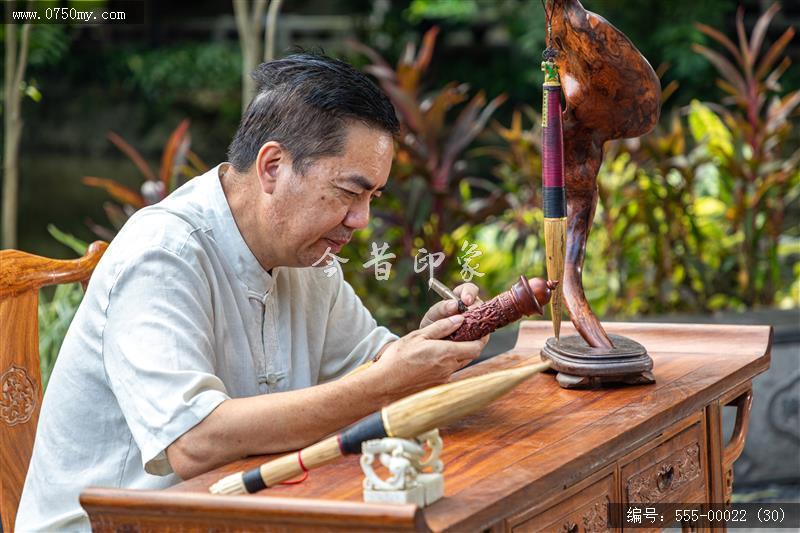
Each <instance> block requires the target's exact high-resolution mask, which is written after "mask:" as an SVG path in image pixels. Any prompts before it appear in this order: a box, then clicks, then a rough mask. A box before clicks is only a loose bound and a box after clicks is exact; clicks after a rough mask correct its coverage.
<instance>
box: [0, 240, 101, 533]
mask: <svg viewBox="0 0 800 533" xmlns="http://www.w3.org/2000/svg"><path fill="white" fill-rule="evenodd" d="M107 247H108V244H107V243H105V242H101V241H97V242H94V243H92V244H91V246H89V249H88V250H87V251H86V254H85V255H84V256H83V257H81V258H79V259H75V260H72V261H64V260H57V259H48V258H46V257H39V256H36V255H31V254H28V253H25V252H20V251H18V250H0V517H2V525H3V527H2V531H13V530H14V520H15V519H16V516H17V506H18V505H19V498H20V495H21V494H22V486H23V483H24V482H25V475H26V474H27V471H28V463H29V462H30V459H31V453H32V452H33V440H34V437H35V436H36V424H37V422H38V420H39V408H40V406H41V403H42V376H41V369H40V365H39V315H38V303H39V289H40V288H42V287H44V286H47V285H57V284H61V283H70V282H76V281H80V282H84V283H85V282H87V281H88V280H89V277H90V276H91V275H92V271H93V270H94V267H95V266H96V265H97V262H98V261H99V260H100V257H101V256H102V255H103V252H105V250H106V248H107Z"/></svg>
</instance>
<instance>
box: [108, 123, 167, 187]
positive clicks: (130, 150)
mask: <svg viewBox="0 0 800 533" xmlns="http://www.w3.org/2000/svg"><path fill="white" fill-rule="evenodd" d="M106 137H107V138H108V140H109V141H111V142H112V143H113V144H114V146H116V147H117V148H119V149H120V151H122V153H124V154H125V155H127V156H128V158H129V159H130V160H131V161H133V164H134V165H136V168H138V169H139V171H140V172H141V173H142V175H143V176H144V179H147V180H154V179H156V175H155V174H154V173H153V170H152V169H151V168H150V165H148V164H147V162H146V161H145V160H144V158H143V157H142V154H140V153H139V151H138V150H136V148H134V147H133V146H131V145H130V144H128V142H127V141H126V140H125V139H123V138H122V137H120V136H119V135H117V134H116V133H114V132H113V131H109V132H108V133H107V134H106Z"/></svg>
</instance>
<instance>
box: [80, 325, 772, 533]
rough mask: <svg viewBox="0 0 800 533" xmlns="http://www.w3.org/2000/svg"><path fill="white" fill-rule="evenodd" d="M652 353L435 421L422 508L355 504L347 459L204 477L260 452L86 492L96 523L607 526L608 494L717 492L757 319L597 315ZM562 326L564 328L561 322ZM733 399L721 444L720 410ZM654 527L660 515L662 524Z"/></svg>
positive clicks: (279, 527)
mask: <svg viewBox="0 0 800 533" xmlns="http://www.w3.org/2000/svg"><path fill="white" fill-rule="evenodd" d="M606 326H607V329H608V331H609V332H610V333H614V334H617V335H625V336H628V337H631V338H634V339H636V340H637V341H639V342H641V343H642V344H643V345H644V346H646V347H647V350H648V352H649V354H650V355H651V356H652V358H653V360H654V363H655V364H654V368H653V374H654V375H655V378H656V383H655V384H653V385H646V386H627V387H622V388H617V389H597V390H588V391H583V390H566V389H562V388H561V387H559V385H558V384H557V383H556V380H555V379H554V378H553V376H552V375H544V374H540V375H537V376H534V377H533V378H532V379H530V380H529V381H527V382H525V383H524V384H522V385H521V386H519V387H518V388H517V389H515V390H514V391H512V392H511V393H509V394H508V395H506V396H504V397H503V398H501V399H499V400H497V401H496V402H494V403H493V404H491V405H490V406H489V407H488V408H486V409H484V410H483V411H481V412H479V413H476V414H474V415H472V416H469V417H467V418H464V419H462V420H460V421H459V422H457V423H455V424H452V425H450V426H447V427H443V428H440V431H441V434H442V438H443V439H444V442H445V447H444V452H443V454H442V460H443V461H444V464H445V471H444V473H445V478H446V490H445V497H444V498H443V499H442V500H439V501H438V502H436V503H434V504H433V505H431V506H430V507H427V508H425V509H420V508H418V507H416V506H414V505H389V504H373V503H364V502H362V501H361V497H362V488H361V482H362V479H363V475H362V472H361V469H360V467H359V460H358V457H347V458H345V459H343V460H342V461H340V462H337V463H334V464H331V465H328V466H325V467H322V468H320V469H318V470H314V471H312V472H310V474H309V477H308V479H307V480H306V481H305V482H303V483H301V484H299V485H287V486H278V487H275V488H270V489H267V490H265V491H262V492H261V493H259V494H257V495H250V496H214V495H211V494H209V493H208V487H209V486H210V485H211V484H212V483H214V482H215V481H217V480H218V479H220V478H221V477H223V476H225V475H227V474H230V473H232V472H235V471H238V470H242V469H249V468H252V467H254V466H256V465H258V464H260V463H262V462H263V461H264V460H265V458H264V457H258V458H250V459H247V460H244V461H238V462H236V463H234V464H230V465H227V466H225V467H222V468H219V469H217V470H215V471H213V472H209V473H207V474H204V475H202V476H199V477H196V478H194V479H191V480H189V481H186V482H183V483H180V484H179V485H176V486H175V487H172V488H170V489H168V490H164V491H136V490H120V489H104V488H90V489H87V490H86V491H84V493H83V494H82V495H81V504H82V505H83V507H84V508H85V509H86V510H87V512H88V513H89V516H90V518H91V522H92V527H93V528H94V530H95V531H116V530H124V531H134V530H135V531H139V530H142V531H144V530H153V529H159V530H170V531H178V530H180V531H189V530H198V531H199V530H202V531H208V530H216V531H232V530H244V529H247V530H260V531H323V530H324V531H330V530H340V531H363V530H381V531H414V530H416V531H445V530H448V531H480V530H487V529H488V530H490V531H498V532H499V531H515V532H516V531H539V530H547V531H555V530H561V531H570V532H571V531H578V530H580V531H605V530H607V529H608V525H607V524H608V523H609V516H608V507H607V505H606V504H607V503H617V502H622V503H636V502H648V503H656V502H664V503H666V502H682V503H683V502H685V503H700V502H726V501H730V496H731V491H732V472H733V462H734V461H735V460H736V459H737V457H738V456H739V454H741V452H742V449H743V447H744V441H745V437H746V435H747V425H748V417H749V413H750V402H751V398H752V393H751V382H752V380H753V378H754V377H755V376H757V375H758V374H760V373H761V372H764V371H765V370H767V368H769V362H770V349H771V341H772V329H771V328H770V327H767V326H694V325H683V324H681V325H679V324H628V323H608V324H606ZM551 328H552V326H551V324H549V323H546V322H524V323H522V325H521V327H520V333H519V338H518V340H517V345H516V346H515V348H514V349H512V350H511V351H509V352H507V353H505V354H502V355H500V356H497V357H495V358H492V359H490V360H488V361H485V362H483V363H481V364H479V365H475V366H473V367H470V368H468V369H466V370H464V371H462V372H460V373H459V374H458V377H457V379H458V378H464V377H469V376H474V375H478V374H482V373H485V372H488V371H491V370H497V369H501V368H508V367H511V366H516V365H518V364H520V363H523V362H532V361H538V360H539V351H540V350H541V348H542V346H544V344H545V341H546V340H547V338H548V337H549V336H550V335H551ZM563 333H564V334H571V333H574V330H573V329H572V327H571V326H569V325H565V327H564V331H563ZM725 405H733V406H735V407H736V410H737V411H736V427H735V429H734V433H733V436H732V437H731V439H730V441H728V442H723V438H722V429H721V418H722V417H721V410H722V407H723V406H725ZM664 525H665V526H666V524H664Z"/></svg>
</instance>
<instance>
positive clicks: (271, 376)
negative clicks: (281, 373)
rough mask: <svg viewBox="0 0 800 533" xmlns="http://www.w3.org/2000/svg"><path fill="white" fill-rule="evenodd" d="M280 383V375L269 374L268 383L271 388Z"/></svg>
mask: <svg viewBox="0 0 800 533" xmlns="http://www.w3.org/2000/svg"><path fill="white" fill-rule="evenodd" d="M277 382H278V374H276V373H275V372H270V373H269V374H267V383H268V384H269V386H270V387H272V386H274V385H275V384H276V383H277Z"/></svg>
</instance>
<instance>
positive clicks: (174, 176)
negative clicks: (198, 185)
mask: <svg viewBox="0 0 800 533" xmlns="http://www.w3.org/2000/svg"><path fill="white" fill-rule="evenodd" d="M107 136H108V140H109V141H111V142H112V143H113V144H114V146H116V147H117V148H119V149H120V151H122V153H124V154H125V155H126V156H128V158H129V159H130V160H131V162H132V163H133V164H134V165H135V166H136V168H137V169H138V170H139V172H140V173H141V175H142V177H143V178H144V180H143V182H142V184H141V186H140V188H139V190H138V191H137V190H134V189H131V188H129V187H126V186H125V185H122V184H121V183H119V182H118V181H116V180H112V179H108V178H98V177H94V176H84V177H83V179H82V180H81V181H82V182H83V183H84V184H85V185H89V186H90V187H99V188H101V189H105V191H106V192H108V194H109V195H110V196H111V198H113V199H114V200H115V201H116V203H113V202H105V203H104V204H103V209H104V211H105V212H106V215H107V216H108V220H109V221H110V222H111V226H112V228H108V227H104V226H101V225H99V224H97V223H95V222H94V221H92V220H89V221H88V224H89V227H90V228H91V229H92V231H94V232H95V233H96V234H97V235H98V236H99V237H100V238H102V239H104V240H107V241H110V240H111V239H113V238H114V235H116V233H117V231H118V230H119V229H120V228H121V227H122V226H123V224H125V222H126V221H127V220H128V218H129V217H130V216H131V215H132V214H133V213H134V212H136V210H137V209H141V208H142V207H145V206H148V205H152V204H155V203H157V202H159V201H161V200H163V199H164V198H166V197H167V195H169V194H170V193H171V192H172V191H174V190H175V189H177V188H178V187H180V186H181V185H183V184H184V183H185V182H186V181H187V180H188V179H191V178H192V177H194V176H197V175H199V174H202V173H204V172H205V171H206V170H208V167H207V165H206V164H205V163H203V161H202V160H201V159H200V158H199V157H198V156H197V154H195V153H194V152H192V151H191V149H190V145H191V136H190V134H189V121H188V120H184V121H182V122H181V123H180V124H179V125H178V127H177V128H175V130H174V131H173V132H172V134H171V135H170V136H169V139H168V140H167V143H166V144H165V145H164V150H163V152H162V155H161V165H160V167H159V169H158V172H156V171H154V170H153V168H152V167H151V166H150V164H149V163H148V162H147V161H146V160H145V158H144V157H142V155H141V154H140V153H139V152H138V151H137V150H136V149H135V148H134V147H133V146H131V145H130V144H129V143H128V142H127V141H125V140H124V139H123V138H122V137H120V136H119V135H117V134H116V133H114V132H113V131H111V132H108V135H107Z"/></svg>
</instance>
